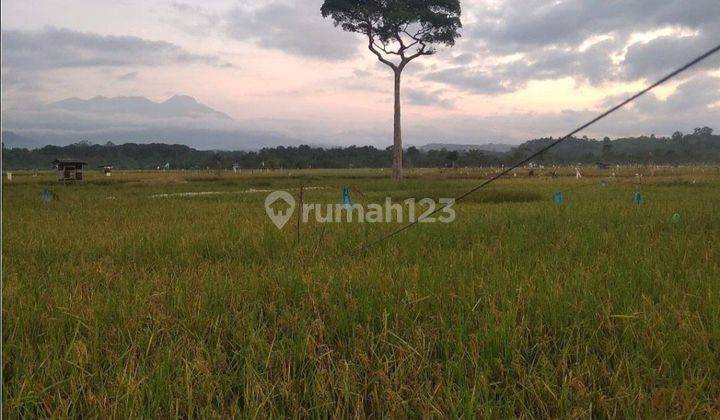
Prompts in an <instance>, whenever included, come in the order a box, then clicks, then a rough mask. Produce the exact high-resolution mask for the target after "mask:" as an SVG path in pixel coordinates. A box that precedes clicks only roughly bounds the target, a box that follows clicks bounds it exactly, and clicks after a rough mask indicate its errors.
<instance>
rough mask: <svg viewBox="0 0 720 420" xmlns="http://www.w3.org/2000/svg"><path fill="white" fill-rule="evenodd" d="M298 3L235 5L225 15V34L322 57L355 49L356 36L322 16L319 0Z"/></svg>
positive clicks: (338, 57)
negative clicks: (344, 31)
mask: <svg viewBox="0 0 720 420" xmlns="http://www.w3.org/2000/svg"><path fill="white" fill-rule="evenodd" d="M298 3H300V4H285V3H268V4H264V5H263V6H260V7H259V8H256V9H250V8H246V7H235V8H233V9H232V10H231V11H230V12H229V13H228V16H227V22H226V25H227V31H228V34H229V35H230V36H231V37H233V38H235V39H239V40H249V41H254V42H257V43H258V45H260V46H263V47H267V48H273V49H276V50H280V51H283V52H286V53H289V54H295V55H299V56H304V57H312V58H320V59H325V60H341V59H346V58H349V57H352V56H353V55H354V54H355V53H356V52H357V51H358V48H359V44H358V42H357V38H356V37H354V36H353V35H350V34H343V33H341V31H340V30H339V29H337V28H334V27H333V25H332V23H331V22H330V21H328V20H324V19H323V18H322V16H321V15H320V4H321V3H320V2H319V1H300V2H298Z"/></svg>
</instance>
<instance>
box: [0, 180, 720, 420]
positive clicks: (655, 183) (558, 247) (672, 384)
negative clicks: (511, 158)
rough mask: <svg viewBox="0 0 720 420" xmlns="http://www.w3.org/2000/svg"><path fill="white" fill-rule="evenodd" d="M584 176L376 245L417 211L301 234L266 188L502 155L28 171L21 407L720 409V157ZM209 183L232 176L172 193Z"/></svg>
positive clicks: (508, 196)
mask: <svg viewBox="0 0 720 420" xmlns="http://www.w3.org/2000/svg"><path fill="white" fill-rule="evenodd" d="M571 172H572V170H571V169H569V168H568V169H565V170H564V171H563V174H562V175H563V176H560V177H558V178H551V177H548V176H545V175H544V173H543V172H542V171H540V173H541V174H542V176H539V177H535V178H528V177H527V175H526V174H527V170H523V171H520V172H519V173H518V176H517V177H510V178H507V179H504V180H501V181H499V182H497V183H495V184H492V185H491V187H489V188H488V189H487V190H486V191H481V192H478V194H476V195H473V196H471V197H470V198H469V199H468V201H467V202H463V203H459V204H457V205H456V207H455V208H456V210H457V219H456V221H455V222H453V223H450V224H441V223H436V224H423V225H419V226H416V227H414V228H412V229H410V230H408V231H406V232H404V233H403V234H402V235H401V236H399V237H396V238H394V239H392V240H390V241H388V242H386V243H384V244H382V245H380V246H378V247H375V248H372V249H370V250H369V251H368V252H366V253H361V254H357V253H352V251H353V250H354V249H356V248H357V247H358V246H359V245H361V244H362V243H363V242H365V241H367V240H371V239H374V238H376V237H378V236H379V235H381V234H383V233H386V232H389V231H390V230H391V229H393V228H396V227H398V225H396V224H368V223H365V224H361V223H354V224H323V225H320V224H318V223H315V222H312V223H309V224H307V225H303V226H302V230H301V233H302V237H301V240H300V241H299V242H297V241H296V238H295V226H294V220H293V221H291V222H290V223H289V224H288V225H287V226H286V227H285V229H283V230H282V231H279V230H278V229H276V227H275V226H274V225H273V224H272V223H271V222H270V220H269V219H268V217H267V216H266V215H265V210H264V206H263V203H264V198H265V196H266V194H267V193H265V192H249V193H248V192H247V190H249V189H255V190H271V189H286V190H288V191H290V192H292V193H294V194H296V193H297V191H298V190H297V188H298V187H299V186H300V185H304V186H315V187H325V188H324V189H312V190H306V192H305V200H306V201H307V202H322V203H330V202H339V201H340V190H341V188H342V187H343V186H350V187H353V188H354V189H355V190H356V191H361V192H362V195H361V194H360V193H355V192H354V193H353V199H354V200H355V201H356V202H359V203H369V202H381V201H383V200H384V199H385V197H387V196H389V197H393V198H395V199H398V200H402V199H405V198H408V197H416V198H422V197H433V198H436V197H452V196H455V195H458V194H459V193H461V192H462V191H464V190H466V189H468V188H469V187H471V186H474V185H476V184H477V183H478V182H479V179H481V178H482V177H483V176H486V175H487V171H485V172H483V171H480V170H464V169H458V170H450V171H447V170H446V171H443V172H441V171H437V170H417V171H411V172H410V173H409V176H408V179H406V180H405V181H403V182H402V183H401V184H395V183H393V182H391V181H389V180H388V179H386V178H388V177H389V173H388V171H384V172H380V171H379V170H350V171H321V170H315V171H291V172H290V173H288V172H287V171H277V172H271V173H255V174H250V173H242V174H232V173H228V172H225V173H216V172H202V173H199V172H191V171H186V172H166V173H153V172H116V173H114V174H113V176H112V177H110V178H106V177H102V176H100V174H90V175H89V176H88V180H87V181H86V182H85V183H83V184H82V185H72V186H61V185H55V183H54V182H53V174H50V173H40V174H39V175H38V176H31V174H28V173H20V174H14V176H13V179H12V181H7V180H4V181H3V188H4V191H3V203H2V210H3V216H2V222H3V244H2V252H3V267H2V268H3V274H2V279H3V285H2V291H3V305H2V314H3V322H2V331H3V360H2V362H3V373H4V377H3V395H2V401H3V414H4V416H6V417H7V418H17V417H24V416H36V415H37V416H53V417H75V418H77V417H79V416H86V417H107V416H113V417H128V416H133V417H135V416H156V417H158V416H161V417H166V416H170V415H180V416H183V417H201V418H213V417H226V416H237V417H253V418H255V417H258V418H265V417H268V416H272V417H277V416H290V417H316V418H324V417H328V416H342V417H350V416H358V417H365V416H375V417H380V416H381V415H383V416H388V417H419V416H432V417H452V418H454V417H465V418H477V417H488V418H504V417H510V416H518V417H537V418H543V417H555V416H562V417H581V418H582V417H591V416H593V417H604V416H622V417H643V418H648V417H653V416H660V417H716V418H717V417H720V169H719V168H717V167H695V168H666V169H660V170H658V171H656V172H655V171H653V172H654V174H651V171H650V170H649V169H643V168H640V169H637V168H624V169H622V170H621V171H619V172H618V173H617V175H618V176H617V177H616V178H613V177H611V176H610V172H611V171H599V170H598V171H595V172H593V171H590V172H589V173H587V174H586V176H585V177H584V178H583V179H580V180H576V179H575V178H574V176H571ZM636 172H640V173H643V174H644V176H643V177H642V179H641V180H640V179H639V178H636V176H635V173H636ZM601 180H606V186H604V187H603V186H601ZM44 186H50V187H51V189H52V190H53V191H54V193H55V194H56V199H54V200H53V201H52V202H50V203H43V201H42V200H41V199H40V193H41V191H42V190H43V188H44ZM637 189H639V191H641V193H642V196H643V199H644V203H643V204H642V205H640V206H638V205H636V204H635V203H634V202H633V194H634V193H635V191H636V190H637ZM192 191H195V192H199V191H213V192H217V191H222V192H226V193H225V194H216V195H202V196H170V197H165V198H152V197H151V196H152V195H155V194H172V193H183V192H192ZM556 191H565V194H564V196H565V203H564V204H563V205H556V204H555V203H553V201H552V195H553V193H554V192H556ZM676 213H677V214H678V215H679V220H678V217H677V216H676V217H675V219H674V220H673V215H674V214H676Z"/></svg>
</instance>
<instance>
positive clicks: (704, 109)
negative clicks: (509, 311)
mask: <svg viewBox="0 0 720 420" xmlns="http://www.w3.org/2000/svg"><path fill="white" fill-rule="evenodd" d="M320 5H321V0H263V1H260V0H257V1H251V0H243V1H227V0H204V1H202V2H201V1H197V2H190V1H181V0H179V1H165V0H119V1H98V0H3V2H2V18H1V19H2V20H1V25H2V54H3V56H2V109H3V112H4V113H5V111H8V110H9V111H10V114H8V115H17V113H18V111H17V110H28V112H29V111H32V110H37V109H40V108H42V106H43V104H46V103H49V102H53V101H58V100H61V99H64V98H68V97H79V98H91V97H94V96H97V95H103V96H108V97H113V96H131V95H137V96H145V97H147V98H150V99H151V100H154V101H163V100H165V99H167V98H169V97H171V96H173V95H176V94H183V95H190V96H192V97H194V98H195V99H197V100H198V101H199V102H201V103H203V104H205V105H207V106H210V107H212V108H214V109H216V110H218V111H221V112H223V113H225V114H227V115H229V116H231V117H232V118H233V119H235V120H236V121H237V124H239V125H240V126H242V127H246V128H247V129H248V130H254V131H255V132H261V131H265V132H271V133H279V134H280V135H283V136H291V137H294V138H300V139H302V140H307V141H309V142H314V143H325V144H338V145H340V144H374V145H378V146H387V145H389V144H391V131H392V121H391V120H392V97H391V95H392V78H391V73H390V71H389V69H388V68H387V67H384V66H383V65H382V64H380V63H378V62H377V60H376V59H375V58H374V56H372V55H371V54H370V53H369V52H368V51H367V48H366V47H365V45H366V44H365V43H364V42H363V40H362V38H360V37H359V36H357V35H353V34H348V33H343V32H342V31H341V30H339V29H337V28H334V27H333V25H332V23H331V22H330V21H327V20H323V19H322V17H321V16H320V12H319V9H320ZM462 6H463V18H462V20H463V25H464V28H463V30H462V38H461V39H460V40H458V42H457V44H456V45H455V47H453V48H445V49H441V50H440V52H439V53H438V54H436V55H435V56H432V57H421V58H419V59H417V60H415V61H413V62H412V63H411V64H410V65H409V66H408V68H407V69H406V71H405V74H404V80H403V103H404V109H403V117H404V121H403V124H404V140H405V142H406V144H417V145H422V144H425V143H430V142H447V143H450V142H455V143H476V144H479V143H487V142H498V141H504V142H510V143H518V142H520V141H522V140H525V139H529V138H536V137H540V136H546V135H560V134H563V133H564V132H566V131H568V130H569V129H571V128H574V126H577V125H579V123H582V122H584V120H586V119H588V118H589V117H592V116H593V114H595V113H597V112H598V111H599V110H601V109H602V108H603V107H606V106H608V105H610V104H612V103H613V102H614V101H618V100H619V99H622V98H623V97H624V96H627V95H628V94H631V93H633V92H634V91H636V90H638V89H640V88H642V87H643V86H644V85H645V84H646V83H647V82H648V81H649V80H651V79H654V78H657V77H659V76H661V75H663V74H664V73H667V72H669V71H671V70H672V69H673V68H675V67H677V66H678V65H680V64H682V62H683V61H687V60H689V59H691V58H693V57H695V56H697V55H699V54H700V53H702V52H704V50H707V49H709V48H711V47H712V46H714V45H717V44H720V24H719V23H718V22H720V1H718V0H612V1H609V0H556V1H548V0H488V1H480V0H475V1H464V2H462ZM13 112H14V113H15V114H13ZM4 124H5V123H4ZM700 125H710V126H713V125H714V126H715V128H716V129H720V59H719V58H717V57H715V58H714V59H713V60H712V61H708V62H706V63H705V64H704V66H703V67H702V68H701V69H698V70H696V71H693V72H692V73H688V74H687V75H685V76H684V77H683V78H681V79H678V80H676V81H674V82H673V83H670V84H668V85H667V86H666V87H663V88H662V89H659V90H657V91H656V92H655V93H654V94H653V95H651V96H649V97H647V98H645V99H643V100H642V101H640V102H638V103H637V104H636V105H635V106H634V107H633V108H631V109H628V110H626V111H623V112H622V113H620V114H618V115H617V116H613V117H612V118H610V119H608V120H606V121H605V122H603V123H602V124H599V125H598V126H597V127H595V128H594V129H592V130H591V131H589V132H588V133H586V134H588V135H589V136H604V135H610V136H611V137H617V136H624V135H635V134H650V133H657V134H669V133H672V132H673V131H675V130H677V129H679V130H682V131H691V130H692V128H694V127H696V126H700ZM4 128H6V127H5V126H4ZM15 128H17V127H15ZM21 128H22V127H21Z"/></svg>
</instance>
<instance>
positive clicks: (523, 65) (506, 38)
mask: <svg viewBox="0 0 720 420" xmlns="http://www.w3.org/2000/svg"><path fill="white" fill-rule="evenodd" d="M470 14H472V15H473V16H475V17H476V18H477V21H476V22H474V23H473V24H472V25H467V26H466V31H465V33H464V35H463V38H462V40H461V41H460V42H459V43H458V46H457V47H456V48H455V50H456V51H455V54H456V55H455V58H452V59H451V61H452V62H453V63H455V64H459V65H460V66H458V67H454V68H450V69H447V70H441V71H432V72H428V73H426V74H425V75H424V78H425V79H426V80H431V81H436V82H441V83H445V84H448V85H452V86H455V87H458V88H461V89H466V90H468V91H471V92H474V93H483V94H498V93H506V92H512V91H515V90H518V89H521V88H523V87H524V86H525V85H526V84H527V82H528V81H531V80H543V79H558V78H563V77H573V78H574V79H576V80H579V81H583V82H586V83H590V84H593V85H599V84H602V83H603V82H606V81H632V80H639V79H652V78H656V77H657V76H658V75H660V74H665V73H667V72H669V71H670V70H672V69H674V68H675V67H677V66H678V65H680V64H682V63H683V62H686V61H688V60H689V59H691V58H693V57H695V56H697V55H698V54H700V53H701V52H704V51H705V50H707V49H709V48H710V47H712V46H713V45H717V43H718V42H720V25H718V24H717V22H719V21H720V2H719V1H717V0H697V1H692V2H688V1H685V0H627V1H606V0H566V1H561V2H548V1H546V0H505V1H504V2H501V3H500V4H499V5H497V7H492V8H491V7H488V6H477V7H474V8H473V7H472V6H470ZM667 27H672V28H676V29H683V30H685V31H687V32H688V34H687V36H683V37H678V36H663V37H659V38H656V39H653V40H651V41H650V42H644V43H643V42H639V43H635V44H632V45H628V44H629V42H630V40H631V35H632V34H633V33H636V32H644V31H653V30H658V29H663V28H667ZM598 36H604V37H609V38H607V39H602V40H601V41H599V42H595V43H594V44H591V45H590V46H589V47H586V46H585V43H586V42H587V41H588V40H591V39H593V37H598ZM626 48H627V52H626ZM625 52H626V54H625ZM516 53H521V54H522V58H520V59H518V60H514V61H511V62H504V61H501V62H500V63H501V64H496V65H488V64H486V63H487V62H488V61H490V62H492V60H488V58H497V57H500V56H503V55H508V54H516ZM623 55H624V59H621V60H620V62H619V63H615V62H614V61H613V60H612V58H611V57H623ZM471 63H476V65H469V64H471ZM703 68H704V69H707V68H720V58H718V57H716V58H715V59H714V61H708V62H706V63H704V67H703Z"/></svg>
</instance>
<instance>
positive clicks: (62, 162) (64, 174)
mask: <svg viewBox="0 0 720 420" xmlns="http://www.w3.org/2000/svg"><path fill="white" fill-rule="evenodd" d="M52 164H53V165H54V166H55V168H56V169H57V173H58V181H60V182H76V181H82V180H83V166H85V165H87V163H86V162H82V161H79V160H74V159H55V160H54V161H52Z"/></svg>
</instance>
